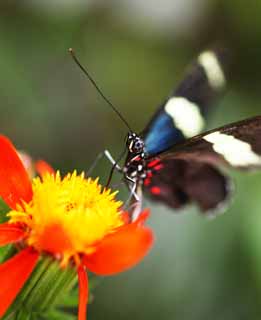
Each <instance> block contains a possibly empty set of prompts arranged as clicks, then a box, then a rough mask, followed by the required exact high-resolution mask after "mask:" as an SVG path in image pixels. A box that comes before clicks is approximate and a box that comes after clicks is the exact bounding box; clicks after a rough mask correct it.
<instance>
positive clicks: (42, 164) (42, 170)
mask: <svg viewBox="0 0 261 320" xmlns="http://www.w3.org/2000/svg"><path fill="white" fill-rule="evenodd" d="M35 169H36V171H37V173H38V174H39V175H40V176H41V177H43V176H44V175H45V174H46V173H49V174H55V170H54V169H53V168H52V167H51V166H50V164H49V163H47V162H46V161H44V160H38V161H36V163H35Z"/></svg>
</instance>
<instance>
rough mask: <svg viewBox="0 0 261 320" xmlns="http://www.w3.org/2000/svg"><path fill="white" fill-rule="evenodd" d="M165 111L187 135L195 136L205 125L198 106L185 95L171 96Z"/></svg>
mask: <svg viewBox="0 0 261 320" xmlns="http://www.w3.org/2000/svg"><path fill="white" fill-rule="evenodd" d="M165 111H166V112H167V114H168V115H169V116H171V117H172V119H173V121H174V123H175V125H176V127H177V128H178V129H180V130H181V131H182V133H183V134H184V135H185V137H193V136H194V135H196V134H198V133H199V132H200V131H201V130H202V128H203V126H204V119H203V117H202V115H201V113H200V111H199V108H198V106H197V105H196V104H195V103H193V102H190V101H189V100H187V99H185V98H183V97H172V98H170V99H169V100H168V101H167V103H166V105H165Z"/></svg>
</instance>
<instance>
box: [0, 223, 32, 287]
mask: <svg viewBox="0 0 261 320" xmlns="http://www.w3.org/2000/svg"><path fill="white" fill-rule="evenodd" d="M25 235H26V233H25V232H24V231H23V230H22V229H21V228H20V227H19V226H17V225H15V224H9V223H2V224H0V246H4V245H6V244H8V243H13V242H17V241H19V240H21V239H23V238H24V237H25ZM0 285H1V284H0Z"/></svg>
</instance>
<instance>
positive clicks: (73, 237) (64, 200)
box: [8, 172, 124, 264]
mask: <svg viewBox="0 0 261 320" xmlns="http://www.w3.org/2000/svg"><path fill="white" fill-rule="evenodd" d="M32 185H33V199H32V201H31V202H30V203H28V204H25V205H24V210H23V209H22V208H18V209H17V210H14V211H10V212H9V214H8V216H9V217H10V222H11V223H13V222H21V223H25V225H26V226H27V227H28V238H27V243H28V244H29V245H31V246H33V247H35V248H36V249H37V250H39V251H41V250H44V251H48V252H51V253H53V254H55V255H57V256H58V257H60V258H62V259H63V262H62V263H63V264H66V263H67V261H68V260H69V259H70V258H71V257H72V256H74V258H77V257H78V254H81V253H90V252H92V251H93V250H95V244H96V243H97V242H99V241H100V240H102V239H103V238H104V236H106V235H107V234H109V233H112V232H114V230H115V229H116V228H118V227H120V226H121V225H123V223H124V222H123V218H122V214H121V212H120V210H119V209H120V207H121V205H122V203H121V202H119V201H116V200H115V194H116V192H115V193H111V191H110V190H107V191H102V187H101V186H100V185H99V184H98V180H97V179H96V180H92V179H90V178H89V179H85V178H84V174H81V175H77V174H76V172H74V173H73V174H68V175H67V176H66V177H65V178H63V179H62V178H61V177H60V174H59V172H57V173H56V175H50V174H47V175H45V176H44V177H43V179H42V180H41V179H40V178H34V179H33V183H32Z"/></svg>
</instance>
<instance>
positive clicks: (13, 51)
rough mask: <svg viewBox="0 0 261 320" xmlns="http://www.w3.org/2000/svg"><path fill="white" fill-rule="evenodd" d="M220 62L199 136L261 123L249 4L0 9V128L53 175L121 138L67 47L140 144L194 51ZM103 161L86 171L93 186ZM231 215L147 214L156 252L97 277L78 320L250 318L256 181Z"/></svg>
mask: <svg viewBox="0 0 261 320" xmlns="http://www.w3.org/2000/svg"><path fill="white" fill-rule="evenodd" d="M213 45H214V46H217V45H220V46H225V47H227V48H229V49H230V50H231V52H232V55H231V56H232V68H231V74H230V81H229V89H228V92H227V94H226V95H225V97H224V98H223V100H222V101H221V102H220V103H219V105H218V108H217V109H216V110H215V112H214V113H213V114H212V115H211V117H210V121H209V124H208V127H209V128H213V127H215V126H218V125H222V124H225V123H228V122H231V121H236V120H239V119H243V118H245V117H248V116H252V115H256V114H261V90H260V84H261V2H260V1H258V0H249V1H248V2H247V4H246V1H244V0H230V1H227V0H216V1H214V0H213V1H211V0H161V1H160V2H159V1H156V0H142V1H140V0H114V1H109V0H104V1H101V0H100V1H98V0H92V1H91V0H89V1H88V0H74V1H73V0H56V1H54V0H53V1H51V0H45V1H34V0H23V1H1V3H0V115H1V116H0V128H1V132H2V133H4V134H6V135H8V136H9V137H10V138H11V139H12V140H13V141H14V143H15V145H16V146H17V147H19V148H20V149H24V150H27V151H28V152H29V153H30V154H32V155H33V156H34V157H35V158H39V157H42V158H44V159H46V160H48V161H49V162H50V163H52V164H53V166H55V167H57V168H62V171H63V172H66V171H68V170H73V169H74V168H76V169H78V170H79V171H81V170H86V169H87V168H88V167H89V166H90V164H91V163H92V161H93V160H94V158H95V156H96V154H97V153H99V152H100V151H101V150H103V149H105V148H109V149H110V150H111V152H112V153H113V154H114V155H117V154H119V152H120V151H121V149H122V146H123V140H124V136H125V134H126V128H125V127H124V125H123V124H122V123H121V122H120V121H119V119H118V118H117V117H116V116H115V114H114V113H113V112H112V111H111V110H110V109H109V108H108V107H107V105H106V104H105V103H104V102H103V101H102V100H101V98H100V97H99V96H98V94H97V92H96V91H95V90H94V89H93V87H92V86H91V84H90V83H89V82H88V80H87V79H86V78H85V77H84V75H83V74H82V73H81V72H80V71H79V69H78V68H77V67H76V65H75V64H74V63H73V62H72V60H71V58H70V56H69V54H68V52H67V50H68V48H69V47H74V48H75V50H76V51H77V54H78V56H79V57H80V60H81V61H82V63H83V64H84V65H86V66H87V67H88V70H89V71H90V73H91V74H92V75H93V76H94V77H95V79H96V81H97V82H98V84H99V85H100V86H101V87H102V88H103V91H104V92H105V93H106V94H107V96H109V97H110V98H111V100H112V101H113V102H114V103H115V104H116V105H117V106H119V109H120V111H121V112H122V113H123V114H124V116H125V117H126V118H127V119H128V121H129V122H130V124H131V125H132V126H133V127H134V128H135V129H136V130H137V131H140V130H141V129H142V128H143V126H144V125H145V124H146V123H147V121H148V120H149V118H150V116H151V115H152V113H153V112H154V110H155V106H157V105H158V104H159V103H160V102H161V101H162V100H163V99H164V98H165V97H166V96H167V95H168V93H169V92H170V90H171V89H172V88H173V86H174V85H175V84H177V82H178V80H179V79H181V78H182V75H183V72H184V69H185V68H186V66H187V65H188V64H189V63H190V62H191V60H192V59H193V58H195V56H196V55H197V54H198V53H199V52H200V51H201V50H204V49H205V48H208V47H211V46H213ZM108 170H109V165H108V163H107V162H106V161H104V162H102V164H101V165H100V166H99V167H98V168H97V170H96V171H95V175H100V176H101V177H102V180H103V181H105V179H106V176H107V174H108ZM232 175H233V176H234V178H235V181H236V194H235V197H234V202H233V204H232V206H231V208H230V209H229V210H228V211H227V212H226V214H225V215H221V216H219V217H217V218H216V219H212V220H209V219H206V218H204V217H202V216H200V215H199V214H198V211H197V209H196V208H190V209H186V210H185V211H184V214H177V215H175V214H173V213H172V212H170V211H169V210H168V209H166V208H165V207H163V206H159V205H154V204H152V203H147V205H148V206H151V207H152V219H151V220H150V224H151V226H152V227H153V229H154V230H155V234H156V237H157V241H156V244H155V246H154V248H153V250H152V252H151V254H150V255H149V256H148V257H147V258H146V259H145V260H144V261H143V262H142V263H141V264H140V265H139V266H137V267H136V268H134V269H133V270H131V271H129V272H126V273H123V274H121V275H118V276H115V277H111V278H105V279H104V281H102V283H101V284H100V286H99V287H98V288H97V290H96V292H95V293H96V294H95V297H94V302H93V303H92V305H91V306H90V308H89V319H96V320H103V319H115V320H116V319H126V320H128V319H137V320H139V319H151V320H153V319H162V320H167V319H184V320H195V319H213V320H214V319H237V320H238V319H260V316H261V303H260V299H259V297H260V295H261V199H260V193H261V181H260V180H261V179H260V177H261V174H260V173H252V174H249V173H235V172H232Z"/></svg>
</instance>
